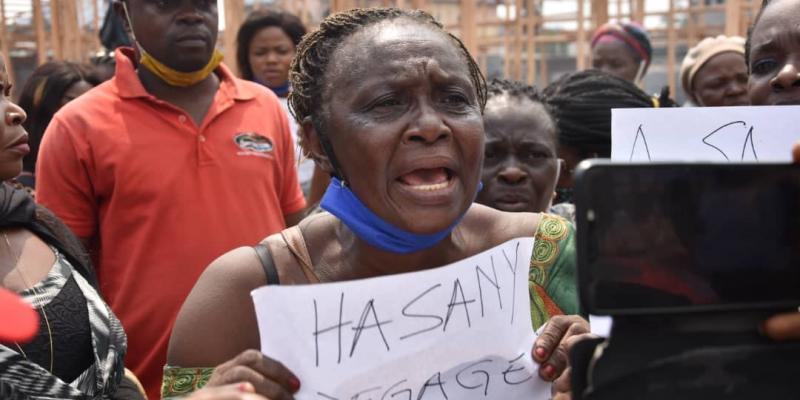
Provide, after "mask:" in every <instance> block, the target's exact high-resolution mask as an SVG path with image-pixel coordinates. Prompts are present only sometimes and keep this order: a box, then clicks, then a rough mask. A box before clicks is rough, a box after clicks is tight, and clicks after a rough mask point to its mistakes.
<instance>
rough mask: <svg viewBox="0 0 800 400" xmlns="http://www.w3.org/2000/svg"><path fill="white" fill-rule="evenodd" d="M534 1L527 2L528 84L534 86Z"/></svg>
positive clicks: (535, 22)
mask: <svg viewBox="0 0 800 400" xmlns="http://www.w3.org/2000/svg"><path fill="white" fill-rule="evenodd" d="M537 19H538V16H537V15H536V0H528V38H527V39H528V43H527V44H528V52H527V53H528V74H527V75H528V84H531V85H535V84H536V24H537Z"/></svg>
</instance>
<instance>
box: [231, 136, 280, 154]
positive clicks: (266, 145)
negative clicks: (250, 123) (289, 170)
mask: <svg viewBox="0 0 800 400" xmlns="http://www.w3.org/2000/svg"><path fill="white" fill-rule="evenodd" d="M233 142H234V143H236V145H237V146H239V148H240V149H242V151H240V152H238V153H236V154H237V155H240V156H257V157H266V158H272V154H271V153H272V148H273V146H272V141H271V140H269V138H268V137H266V136H261V135H259V134H257V133H255V132H242V133H237V134H236V135H235V136H234V137H233Z"/></svg>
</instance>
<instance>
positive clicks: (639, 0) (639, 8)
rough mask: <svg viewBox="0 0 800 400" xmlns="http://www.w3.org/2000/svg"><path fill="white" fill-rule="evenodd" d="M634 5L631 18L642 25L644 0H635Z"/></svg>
mask: <svg viewBox="0 0 800 400" xmlns="http://www.w3.org/2000/svg"><path fill="white" fill-rule="evenodd" d="M635 2H636V3H635V4H636V7H634V12H633V20H634V21H635V22H638V23H640V24H642V25H644V12H645V11H644V0H635Z"/></svg>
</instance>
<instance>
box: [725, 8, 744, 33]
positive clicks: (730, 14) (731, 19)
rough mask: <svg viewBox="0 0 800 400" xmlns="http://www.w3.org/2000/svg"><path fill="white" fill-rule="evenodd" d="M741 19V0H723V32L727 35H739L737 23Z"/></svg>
mask: <svg viewBox="0 0 800 400" xmlns="http://www.w3.org/2000/svg"><path fill="white" fill-rule="evenodd" d="M741 19H742V2H741V0H726V1H725V34H726V35H728V36H735V35H741V32H739V24H740V21H741Z"/></svg>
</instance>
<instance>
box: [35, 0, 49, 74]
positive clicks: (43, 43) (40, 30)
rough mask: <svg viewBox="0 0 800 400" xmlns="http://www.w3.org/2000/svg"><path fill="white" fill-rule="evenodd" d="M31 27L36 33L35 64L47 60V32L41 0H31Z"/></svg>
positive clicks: (40, 63)
mask: <svg viewBox="0 0 800 400" xmlns="http://www.w3.org/2000/svg"><path fill="white" fill-rule="evenodd" d="M31 7H32V8H33V28H34V32H35V33H36V65H42V64H44V63H46V62H47V32H45V29H44V15H43V14H42V0H33V3H32V4H31Z"/></svg>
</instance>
